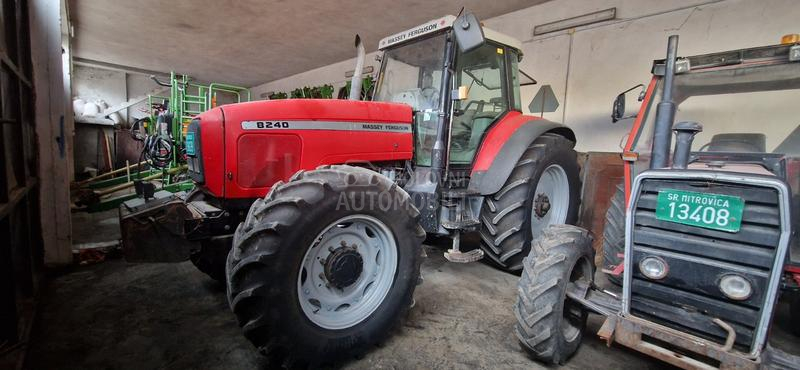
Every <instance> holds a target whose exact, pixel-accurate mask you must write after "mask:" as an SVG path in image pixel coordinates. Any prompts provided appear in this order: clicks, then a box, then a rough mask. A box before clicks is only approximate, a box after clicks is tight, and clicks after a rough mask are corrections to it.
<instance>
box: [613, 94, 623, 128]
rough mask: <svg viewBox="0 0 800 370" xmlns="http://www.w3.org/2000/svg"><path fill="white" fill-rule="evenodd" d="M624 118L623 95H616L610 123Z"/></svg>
mask: <svg viewBox="0 0 800 370" xmlns="http://www.w3.org/2000/svg"><path fill="white" fill-rule="evenodd" d="M623 117H625V93H622V94H619V95H617V98H616V99H614V107H613V108H611V122H617V121H619V120H621V119H622V118H623Z"/></svg>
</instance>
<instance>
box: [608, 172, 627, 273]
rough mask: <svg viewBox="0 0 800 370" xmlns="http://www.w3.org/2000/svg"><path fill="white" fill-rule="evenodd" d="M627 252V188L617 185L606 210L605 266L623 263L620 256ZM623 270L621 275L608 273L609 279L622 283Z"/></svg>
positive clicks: (609, 266)
mask: <svg viewBox="0 0 800 370" xmlns="http://www.w3.org/2000/svg"><path fill="white" fill-rule="evenodd" d="M623 253H625V188H623V187H622V184H619V185H617V191H616V192H615V193H614V196H613V197H612V198H611V203H610V204H609V206H608V211H606V223H605V226H604V227H603V267H605V268H607V269H611V268H613V267H616V266H618V265H619V264H620V263H622V261H623V258H622V257H620V255H622V254H623ZM624 274H625V272H624V271H623V272H622V274H620V275H619V276H614V275H611V274H606V276H607V277H608V280H609V281H611V282H612V283H614V284H616V285H622V277H623V275H624Z"/></svg>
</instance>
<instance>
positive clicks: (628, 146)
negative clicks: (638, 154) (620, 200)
mask: <svg viewBox="0 0 800 370" xmlns="http://www.w3.org/2000/svg"><path fill="white" fill-rule="evenodd" d="M658 80H659V77H658V76H653V78H652V79H651V80H650V84H649V85H648V86H647V92H646V93H645V95H644V99H643V100H642V105H641V106H640V108H639V113H638V114H637V115H636V120H635V121H634V122H633V127H631V132H630V134H628V141H627V142H626V143H625V149H624V151H625V152H630V151H631V150H632V149H633V143H634V141H636V137H638V136H639V131H641V129H642V122H644V119H645V118H646V117H645V116H646V115H647V110H648V109H650V100H652V99H653V94H655V90H656V83H657V82H658ZM631 166H633V163H632V162H625V167H624V172H625V180H624V183H625V208H628V200H629V199H630V195H631V184H632V183H633V179H632V178H631V173H632V171H631V170H632V168H631Z"/></svg>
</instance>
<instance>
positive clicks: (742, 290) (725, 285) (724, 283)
mask: <svg viewBox="0 0 800 370" xmlns="http://www.w3.org/2000/svg"><path fill="white" fill-rule="evenodd" d="M719 290H720V291H721V292H722V294H725V296H726V297H728V298H730V299H734V300H737V301H743V300H745V299H747V298H750V296H751V295H752V294H753V286H752V285H750V282H749V281H747V279H745V278H744V277H742V276H741V275H736V274H728V275H725V276H723V277H722V279H719Z"/></svg>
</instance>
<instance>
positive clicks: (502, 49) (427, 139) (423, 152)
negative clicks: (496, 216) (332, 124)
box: [373, 15, 535, 168]
mask: <svg viewBox="0 0 800 370" xmlns="http://www.w3.org/2000/svg"><path fill="white" fill-rule="evenodd" d="M456 22H460V18H459V20H458V21H457V18H456V17H454V16H452V15H451V16H446V17H443V18H440V19H435V20H432V21H430V22H428V23H425V24H422V25H420V26H418V27H415V28H412V29H410V30H407V31H403V32H400V33H397V34H395V35H392V36H389V37H386V38H384V39H382V40H381V41H380V44H379V48H380V50H382V51H383V56H382V59H381V61H382V63H381V69H380V73H379V75H378V83H377V88H376V90H375V95H374V98H373V100H375V101H385V102H395V103H403V104H407V105H409V106H411V107H412V110H413V112H414V132H415V138H414V144H415V145H414V162H415V164H416V165H417V166H428V167H430V166H432V165H434V163H432V161H433V157H434V153H435V152H436V151H435V150H434V146H435V144H436V139H437V132H438V131H437V129H438V127H439V120H440V119H441V120H442V123H444V125H443V126H444V127H443V130H444V131H443V133H448V132H449V135H445V137H443V138H444V139H445V140H444V144H445V147H446V148H448V149H447V150H446V156H445V159H446V160H445V163H446V165H448V166H449V168H470V167H471V165H472V162H473V160H474V159H475V155H476V152H477V151H478V148H479V146H480V144H481V142H482V138H483V136H484V134H485V133H486V132H487V129H488V128H489V127H490V126H491V125H492V124H493V123H495V122H496V121H498V120H499V119H500V118H501V117H502V116H503V115H504V114H506V113H508V112H509V111H512V110H516V111H521V103H520V94H519V89H520V82H521V81H520V80H521V78H522V79H523V80H524V81H522V83H523V84H525V83H535V82H534V81H533V80H532V79H531V78H530V77H528V76H527V75H525V74H524V73H521V72H520V71H519V68H518V62H519V61H520V60H521V58H522V52H521V51H520V50H521V43H520V42H519V41H517V40H515V39H513V38H511V37H509V36H505V35H503V34H500V33H498V32H495V31H492V30H490V29H487V28H483V27H481V26H480V25H479V24H475V25H474V26H473V27H475V28H476V34H478V35H479V36H483V40H477V41H474V43H473V45H472V49H471V50H466V51H465V50H464V49H462V48H460V47H458V48H457V47H453V45H454V44H455V43H456V41H457V40H456V39H463V38H465V37H469V36H464V35H463V28H462V27H460V25H459V27H456V28H454V27H453V24H454V23H456ZM478 32H479V33H478ZM451 71H452V73H451Z"/></svg>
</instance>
